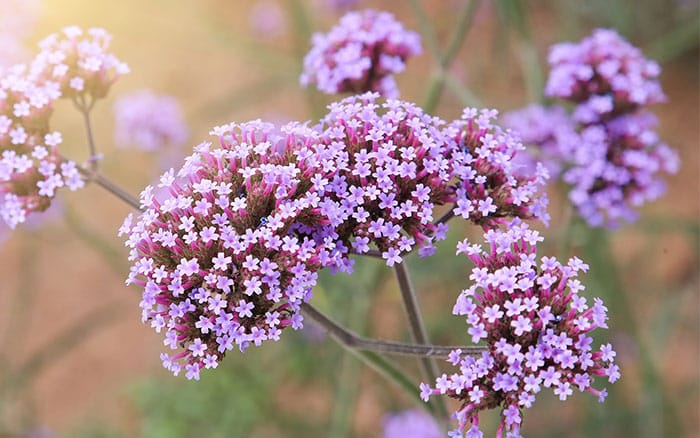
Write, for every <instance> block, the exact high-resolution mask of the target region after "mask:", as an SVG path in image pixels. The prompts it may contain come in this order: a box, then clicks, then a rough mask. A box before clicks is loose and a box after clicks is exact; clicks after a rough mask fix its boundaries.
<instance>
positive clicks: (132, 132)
mask: <svg viewBox="0 0 700 438" xmlns="http://www.w3.org/2000/svg"><path fill="white" fill-rule="evenodd" d="M114 125H115V126H114V142H115V144H116V145H117V146H120V147H124V146H136V147H138V148H140V149H143V150H145V151H156V150H159V149H161V148H164V147H179V146H181V145H182V144H184V143H185V142H186V141H187V126H186V124H185V121H184V119H183V117H182V111H181V110H180V105H179V104H178V103H177V100H175V99H174V98H173V97H170V96H164V95H157V94H155V93H153V92H152V91H150V90H140V91H136V92H134V93H132V94H128V95H126V96H123V97H121V98H119V100H117V102H116V103H115V104H114Z"/></svg>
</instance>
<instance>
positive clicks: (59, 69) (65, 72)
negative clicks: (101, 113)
mask: <svg viewBox="0 0 700 438" xmlns="http://www.w3.org/2000/svg"><path fill="white" fill-rule="evenodd" d="M111 39H112V37H111V35H110V34H109V33H107V31H105V30H104V29H101V28H91V29H88V30H87V31H85V30H83V29H81V28H80V27H77V26H69V27H66V28H64V29H63V31H62V32H61V33H55V34H52V35H49V36H48V37H46V38H45V39H44V40H42V41H41V42H40V43H39V47H40V48H41V52H40V53H39V55H38V56H37V57H36V59H35V60H34V62H33V64H32V71H33V74H35V75H37V76H41V77H42V78H43V79H44V80H46V81H53V82H55V83H56V84H58V86H59V89H60V91H61V94H62V96H63V97H67V98H71V99H76V98H78V99H85V98H89V99H86V100H87V101H88V104H89V101H90V100H94V99H98V98H102V97H105V96H106V95H107V92H108V91H109V88H110V86H111V85H112V83H113V82H114V81H115V80H116V79H117V78H118V77H119V76H121V75H123V74H125V73H128V72H129V67H128V66H127V65H126V64H125V63H124V62H122V61H120V60H119V59H117V57H116V56H114V55H113V54H112V53H110V52H109V51H108V49H109V42H110V40H111Z"/></svg>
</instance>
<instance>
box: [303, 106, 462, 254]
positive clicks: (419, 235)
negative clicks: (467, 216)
mask: <svg viewBox="0 0 700 438" xmlns="http://www.w3.org/2000/svg"><path fill="white" fill-rule="evenodd" d="M378 99H379V95H378V94H376V93H366V94H363V95H361V96H352V97H348V98H346V99H344V100H342V101H340V102H336V103H333V104H331V105H330V106H329V109H330V112H329V113H328V115H326V116H325V117H324V118H323V119H322V121H321V124H320V125H319V128H318V129H319V130H321V131H322V132H323V134H322V143H321V144H319V145H317V146H316V147H317V149H316V150H315V151H314V154H315V156H316V157H317V158H318V160H319V164H320V166H322V168H323V170H324V172H326V175H325V176H322V175H318V176H316V177H315V178H314V179H313V184H314V187H315V189H316V190H317V191H318V192H319V193H320V194H321V203H320V207H321V211H322V212H323V214H324V215H326V216H327V217H328V218H329V226H328V227H326V230H325V234H326V235H327V236H328V237H329V238H330V239H334V240H339V241H340V242H342V243H341V244H340V245H339V250H341V251H344V252H346V253H347V252H350V251H351V252H355V253H365V252H367V251H369V249H370V246H373V247H376V249H378V250H379V251H380V252H381V254H382V256H383V257H384V259H385V260H386V262H387V264H388V265H389V266H392V265H393V264H394V263H400V262H401V260H402V255H403V254H404V253H406V252H408V251H411V250H412V249H413V247H414V246H417V247H418V248H419V251H428V252H430V251H431V249H432V248H433V241H434V240H436V239H441V238H444V230H443V229H442V228H441V227H440V226H436V225H434V218H433V210H434V208H435V205H441V204H445V203H448V202H452V201H453V200H454V189H453V187H451V183H452V173H451V167H450V161H449V157H450V152H451V148H452V146H451V145H452V143H451V140H450V139H449V138H447V137H446V136H445V135H444V134H443V133H442V131H441V128H442V127H443V125H444V123H445V122H444V121H442V120H440V119H439V118H437V117H433V116H430V115H428V114H425V113H424V112H423V111H422V110H421V109H420V108H419V107H418V106H417V105H414V104H412V103H408V102H403V101H400V100H392V99H389V100H387V101H385V102H381V101H379V100H378ZM343 246H344V247H343Z"/></svg>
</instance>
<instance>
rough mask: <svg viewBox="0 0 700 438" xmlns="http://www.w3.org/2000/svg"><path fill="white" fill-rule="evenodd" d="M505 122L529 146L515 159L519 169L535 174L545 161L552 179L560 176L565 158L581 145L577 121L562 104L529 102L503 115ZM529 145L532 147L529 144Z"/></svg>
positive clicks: (527, 173)
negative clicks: (529, 103) (547, 105)
mask: <svg viewBox="0 0 700 438" xmlns="http://www.w3.org/2000/svg"><path fill="white" fill-rule="evenodd" d="M503 125H504V126H505V127H507V128H509V129H511V130H512V131H513V135H518V136H519V137H520V140H521V141H522V142H523V144H524V145H526V149H525V150H522V151H519V152H518V153H517V154H516V155H515V157H514V158H513V164H514V165H515V166H518V167H519V169H518V170H517V172H518V173H519V174H522V175H532V174H533V173H534V172H536V170H537V163H542V164H543V165H544V167H545V168H546V169H547V172H548V173H549V176H550V178H551V179H553V180H554V179H558V178H559V176H560V175H561V173H562V172H563V171H564V168H565V165H566V164H565V159H566V157H570V156H572V155H573V153H574V150H575V148H576V147H578V137H577V135H576V124H575V123H574V122H573V121H572V120H571V117H569V114H568V113H567V112H566V109H565V108H563V107H561V106H556V105H553V106H550V107H544V106H542V105H537V104H533V105H529V106H527V107H525V108H522V109H519V110H515V111H509V112H507V113H506V114H504V115H503ZM528 146H529V147H528Z"/></svg>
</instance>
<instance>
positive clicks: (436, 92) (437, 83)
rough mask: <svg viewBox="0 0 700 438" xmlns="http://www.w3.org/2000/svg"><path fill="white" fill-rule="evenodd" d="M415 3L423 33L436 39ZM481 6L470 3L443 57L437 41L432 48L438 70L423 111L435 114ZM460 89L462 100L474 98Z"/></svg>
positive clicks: (434, 74)
mask: <svg viewBox="0 0 700 438" xmlns="http://www.w3.org/2000/svg"><path fill="white" fill-rule="evenodd" d="M414 3H415V5H414V7H413V9H414V11H415V13H416V15H418V16H419V19H420V22H421V28H422V32H423V33H424V34H425V35H428V34H432V35H433V38H434V36H435V34H434V31H433V28H432V26H430V23H429V22H428V19H427V17H426V15H425V13H424V12H423V9H422V8H421V7H420V4H418V3H417V2H414ZM480 4H481V0H471V1H470V2H469V6H467V7H466V8H465V9H464V12H463V13H462V15H461V16H460V18H459V21H458V23H457V26H456V27H455V29H454V30H453V31H452V35H451V36H450V41H449V43H448V44H447V49H445V53H443V54H442V55H441V54H440V49H439V47H438V46H437V40H435V41H434V44H435V47H433V48H431V53H432V54H433V57H434V58H435V60H436V61H437V62H436V65H437V68H436V71H435V72H434V73H433V75H432V77H431V80H430V83H429V85H428V91H427V92H426V98H425V103H424V104H423V109H424V110H425V111H426V112H428V113H430V112H433V111H434V110H435V108H436V107H437V105H438V104H439V102H440V98H441V97H442V92H443V89H444V87H445V82H446V81H447V80H448V79H453V78H452V76H451V75H450V73H449V69H450V66H451V65H452V62H453V61H454V59H455V57H456V56H457V53H459V49H460V48H461V47H462V44H463V43H464V40H465V36H466V34H467V32H468V31H469V29H470V28H471V25H472V23H473V22H474V16H475V15H476V11H477V10H478V9H479V5H480ZM426 32H427V33H426ZM426 39H427V38H426ZM432 44H433V43H430V44H429V48H430V46H431V45H432ZM459 89H460V91H461V92H462V100H464V99H463V98H464V96H465V95H472V96H473V94H472V93H471V92H470V91H469V90H467V89H466V87H464V86H462V85H460V87H459ZM473 100H478V99H473Z"/></svg>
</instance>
